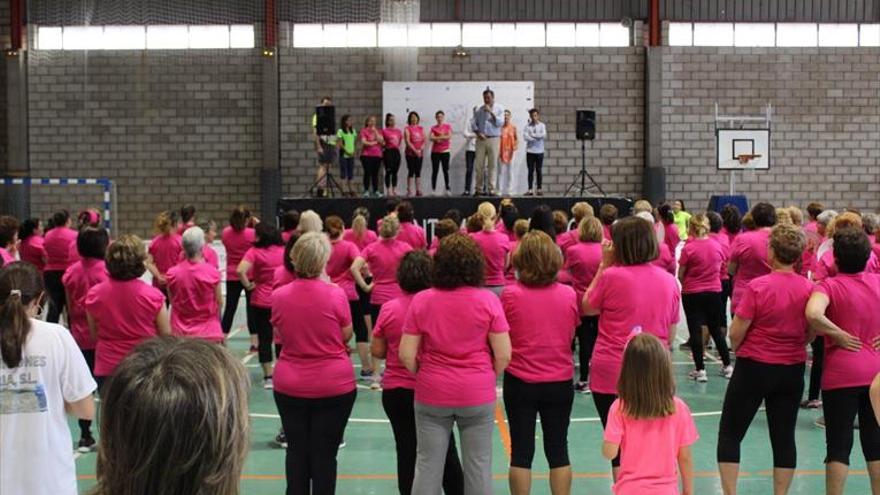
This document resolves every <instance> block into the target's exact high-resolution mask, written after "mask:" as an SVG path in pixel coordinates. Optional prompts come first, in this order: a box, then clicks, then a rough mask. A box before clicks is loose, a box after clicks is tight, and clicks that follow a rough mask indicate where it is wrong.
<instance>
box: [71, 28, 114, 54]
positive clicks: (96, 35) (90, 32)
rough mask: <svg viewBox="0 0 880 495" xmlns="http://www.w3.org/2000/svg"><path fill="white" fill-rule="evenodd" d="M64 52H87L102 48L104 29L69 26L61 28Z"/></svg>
mask: <svg viewBox="0 0 880 495" xmlns="http://www.w3.org/2000/svg"><path fill="white" fill-rule="evenodd" d="M63 29H64V32H63V35H62V43H63V49H64V50H88V49H90V48H91V49H95V48H97V47H102V48H103V47H104V46H105V45H104V28H102V27H101V26H71V27H65V28H63Z"/></svg>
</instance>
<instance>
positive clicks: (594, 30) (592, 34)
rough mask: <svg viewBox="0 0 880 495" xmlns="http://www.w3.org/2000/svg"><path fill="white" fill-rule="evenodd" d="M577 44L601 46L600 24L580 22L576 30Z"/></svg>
mask: <svg viewBox="0 0 880 495" xmlns="http://www.w3.org/2000/svg"><path fill="white" fill-rule="evenodd" d="M575 46H599V25H598V24H578V25H577V26H576V30H575Z"/></svg>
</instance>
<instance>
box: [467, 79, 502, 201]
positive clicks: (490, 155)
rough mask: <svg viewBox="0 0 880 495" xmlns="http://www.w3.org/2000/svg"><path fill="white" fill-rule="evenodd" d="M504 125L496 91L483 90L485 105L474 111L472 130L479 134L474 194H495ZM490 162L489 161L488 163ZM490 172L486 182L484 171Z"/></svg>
mask: <svg viewBox="0 0 880 495" xmlns="http://www.w3.org/2000/svg"><path fill="white" fill-rule="evenodd" d="M502 125H504V108H502V107H501V105H499V104H497V103H495V93H494V92H493V91H492V90H491V89H489V88H488V87H487V88H486V90H485V91H483V106H482V107H480V108H478V109H477V110H476V111H475V112H474V118H473V126H472V127H471V130H472V131H473V132H474V134H476V135H477V149H476V160H475V161H476V164H475V165H476V173H477V183H476V187H475V189H474V195H476V194H481V193H482V194H486V193H488V195H489V196H495V164H496V163H497V162H498V151H499V148H500V142H501V127H502ZM487 162H488V163H487ZM486 172H488V178H487V181H486V182H487V183H488V184H484V182H483V180H484V173H486Z"/></svg>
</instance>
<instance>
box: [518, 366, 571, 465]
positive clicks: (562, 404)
mask: <svg viewBox="0 0 880 495" xmlns="http://www.w3.org/2000/svg"><path fill="white" fill-rule="evenodd" d="M573 402H574V389H573V388H572V386H571V380H565V381H561V382H549V383H527V382H524V381H522V380H520V379H519V378H517V377H515V376H513V375H511V374H510V373H505V374H504V409H505V411H507V421H508V422H509V423H510V440H511V442H510V445H511V454H510V466H511V467H519V468H524V469H531V468H532V460H533V459H534V457H535V423H536V421H537V416H538V415H539V414H540V415H541V430H542V431H543V432H544V455H545V456H547V464H548V465H549V466H550V469H556V468H560V467H565V466H569V465H570V464H571V463H570V462H569V460H568V424H569V421H570V417H571V406H572V403H573Z"/></svg>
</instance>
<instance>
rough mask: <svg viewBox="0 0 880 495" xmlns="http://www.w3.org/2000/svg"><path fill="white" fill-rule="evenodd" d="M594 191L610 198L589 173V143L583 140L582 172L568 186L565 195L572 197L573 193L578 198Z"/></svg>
mask: <svg viewBox="0 0 880 495" xmlns="http://www.w3.org/2000/svg"><path fill="white" fill-rule="evenodd" d="M588 182H589V183H588ZM594 190H597V191H599V194H601V195H602V196H608V195H607V194H605V190H604V189H602V186H600V185H599V183H598V182H596V179H594V178H593V176H592V175H590V173H589V172H587V141H586V140H583V139H582V140H581V171H580V172H578V174H577V177H575V178H574V181H573V182H572V183H571V185H569V186H568V189H566V190H565V195H566V196H571V195H572V193H576V194H577V196H585V195H586V194H587V193H589V192H590V191H594Z"/></svg>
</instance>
